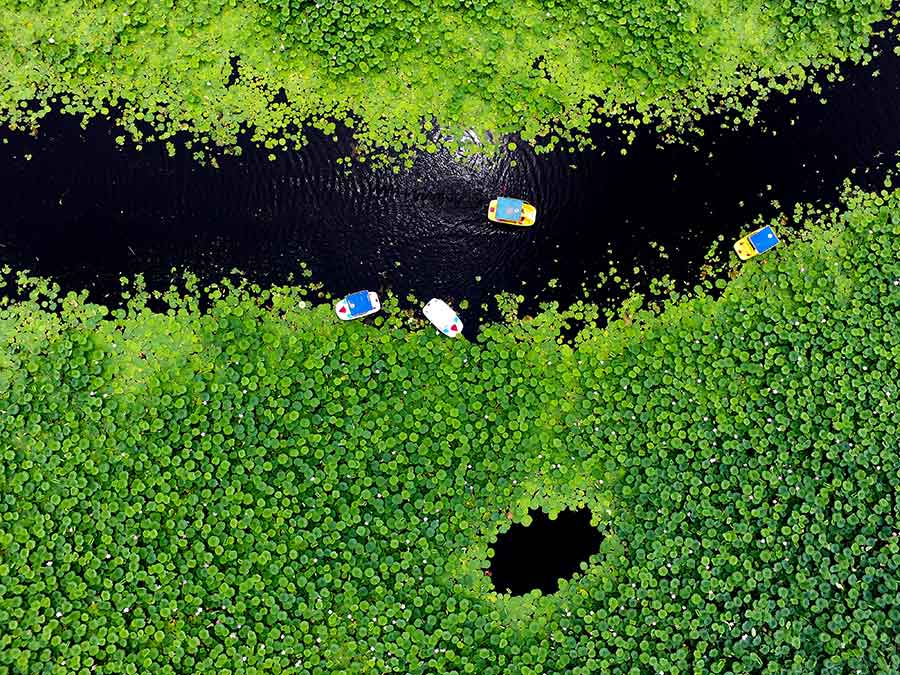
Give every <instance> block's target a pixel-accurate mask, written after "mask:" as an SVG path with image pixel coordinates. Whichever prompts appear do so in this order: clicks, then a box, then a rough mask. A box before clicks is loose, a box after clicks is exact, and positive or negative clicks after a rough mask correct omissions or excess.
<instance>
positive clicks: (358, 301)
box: [347, 291, 373, 315]
mask: <svg viewBox="0 0 900 675" xmlns="http://www.w3.org/2000/svg"><path fill="white" fill-rule="evenodd" d="M347 304H348V305H350V314H351V315H356V314H364V313H366V312H368V311H369V310H371V309H372V308H373V305H372V301H371V300H370V299H369V291H357V292H356V293H351V294H350V295H348V296H347Z"/></svg>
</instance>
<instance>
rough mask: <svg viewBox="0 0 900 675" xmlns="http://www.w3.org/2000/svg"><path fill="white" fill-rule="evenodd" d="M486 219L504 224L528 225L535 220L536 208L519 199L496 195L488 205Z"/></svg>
mask: <svg viewBox="0 0 900 675" xmlns="http://www.w3.org/2000/svg"><path fill="white" fill-rule="evenodd" d="M488 220H490V221H492V222H495V223H503V224H504V225H520V226H522V227H529V226H530V225H534V221H535V220H537V209H536V208H534V207H533V206H532V205H531V204H529V203H528V202H523V201H522V200H521V199H510V198H509V197H498V198H497V199H493V200H491V205H490V206H489V207H488Z"/></svg>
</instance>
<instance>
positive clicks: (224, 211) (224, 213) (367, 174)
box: [0, 49, 900, 332]
mask: <svg viewBox="0 0 900 675" xmlns="http://www.w3.org/2000/svg"><path fill="white" fill-rule="evenodd" d="M845 72H846V75H847V78H846V81H844V82H841V83H835V84H829V85H826V86H825V91H824V93H823V94H822V95H821V96H820V95H816V94H814V93H812V92H810V91H807V92H803V93H802V94H800V95H798V96H797V97H796V98H797V102H796V104H792V103H791V102H789V100H788V98H787V97H783V96H780V95H778V96H773V97H772V99H771V100H770V101H769V102H768V103H767V104H766V105H765V106H764V109H763V111H762V115H761V119H760V123H759V124H757V125H756V126H753V127H749V126H743V127H741V128H739V129H737V130H721V129H719V128H718V121H717V120H710V121H709V122H708V123H707V124H706V127H707V128H706V133H705V135H704V136H702V137H700V136H697V137H696V138H694V139H692V140H691V141H690V142H689V143H686V144H684V145H665V146H660V145H659V144H658V141H657V135H656V134H655V133H654V132H653V131H652V130H649V129H647V130H644V131H642V132H640V133H639V134H638V137H637V139H636V141H635V142H634V144H633V146H632V147H631V148H630V149H629V152H628V154H627V155H626V156H622V155H621V154H620V153H619V148H620V144H619V143H618V141H614V140H611V137H606V136H604V135H603V134H600V133H599V132H598V135H597V138H596V142H597V144H598V146H599V149H598V150H596V151H591V152H585V153H581V154H577V153H576V154H570V153H567V152H557V153H554V154H552V155H550V156H540V157H535V156H534V155H533V154H531V153H530V152H527V151H524V150H520V151H516V152H515V153H513V154H511V155H510V154H508V155H505V156H502V157H499V158H496V159H493V160H489V161H487V160H480V161H475V162H470V163H469V164H467V165H464V166H460V165H458V164H454V163H453V162H452V161H451V160H450V159H449V158H448V157H446V156H437V157H424V158H422V159H421V160H420V161H419V162H418V164H417V165H416V166H415V168H414V169H413V170H412V171H409V172H405V173H401V174H400V175H394V174H392V173H390V172H387V171H382V172H378V171H371V170H369V169H367V168H362V167H358V168H357V169H356V170H354V171H353V172H351V173H349V174H348V173H345V169H342V168H340V167H338V166H337V165H336V164H335V159H336V158H337V157H340V156H343V155H345V154H346V153H347V152H348V151H349V149H350V140H349V139H342V140H340V141H339V142H338V143H337V144H335V143H333V142H332V141H331V140H330V139H326V138H317V139H314V140H313V142H312V143H311V145H310V146H309V147H308V148H306V149H305V150H303V151H301V152H297V153H283V154H281V155H279V156H278V158H277V160H276V161H274V162H270V161H269V160H268V159H267V156H268V151H267V150H258V149H253V148H247V149H246V152H245V153H244V156H243V157H241V158H225V159H223V160H221V162H220V164H221V168H219V169H215V168H212V167H207V166H201V165H199V164H197V163H195V162H194V161H193V159H192V158H191V157H190V156H189V154H188V153H186V152H180V153H179V154H178V155H177V156H176V157H174V158H170V157H168V156H167V155H166V153H165V151H164V149H163V147H161V146H160V145H158V144H151V145H148V146H146V147H145V148H144V149H143V151H141V152H138V151H135V150H134V149H124V150H123V149H119V148H118V147H117V146H116V144H115V143H114V138H115V136H116V135H118V132H117V131H116V130H115V129H114V128H113V127H112V126H111V125H109V124H108V123H106V122H102V121H98V122H93V123H91V124H90V125H89V126H88V129H87V130H86V131H82V130H81V129H80V128H79V126H78V124H77V123H76V121H75V120H73V119H70V118H61V117H59V116H54V117H51V118H50V119H48V120H47V121H46V123H45V124H44V125H43V127H42V131H41V133H40V134H39V135H38V137H37V138H32V137H30V136H26V135H23V134H14V133H10V132H8V131H4V132H2V133H0V138H3V139H6V141H7V142H6V143H5V144H3V145H0V181H2V182H0V185H2V186H3V187H2V190H3V196H4V200H3V203H4V211H3V217H2V219H0V263H11V264H13V265H14V266H17V267H24V268H29V269H31V270H32V271H33V272H35V273H38V274H41V275H47V276H51V277H53V278H55V279H56V280H57V281H59V282H60V283H61V284H62V285H63V287H64V289H81V288H88V289H90V290H91V292H92V297H93V298H94V299H95V300H99V301H104V302H108V303H109V302H111V298H115V297H117V295H118V288H119V286H118V281H117V280H118V277H119V276H120V275H121V274H127V275H131V274H135V273H138V272H143V273H144V274H145V275H146V277H147V279H148V281H149V282H150V284H151V286H159V285H167V283H168V280H169V278H170V268H172V267H178V268H182V267H187V268H190V269H191V270H193V271H194V272H196V273H198V274H199V275H200V276H201V277H202V278H204V279H205V280H217V279H219V278H221V277H222V276H223V275H224V274H227V273H228V272H229V270H231V269H232V268H238V269H240V270H241V271H242V272H243V273H244V274H245V275H246V276H247V277H248V278H250V279H252V280H254V281H258V282H261V283H263V284H268V283H281V282H284V281H285V280H286V279H287V278H288V275H289V274H290V273H292V272H296V271H297V269H298V263H299V262H300V261H305V262H306V263H308V264H309V266H310V267H311V269H312V271H313V273H314V278H315V279H316V280H319V281H322V282H324V284H325V286H326V287H327V288H328V289H329V290H331V291H333V292H334V293H337V294H343V293H345V292H348V291H352V290H356V289H359V288H369V289H372V290H379V291H384V290H385V289H389V288H390V289H393V290H394V291H395V292H397V293H398V294H399V295H400V296H401V297H403V296H405V295H406V294H408V293H410V292H412V293H414V294H415V295H416V296H417V297H419V298H421V299H428V297H431V296H439V297H443V298H445V299H448V300H452V301H456V302H458V301H459V300H461V299H464V298H465V299H468V300H469V301H470V302H471V306H472V309H470V310H469V311H468V312H463V313H462V314H463V320H464V321H466V323H467V327H468V328H467V332H469V329H471V328H474V327H475V325H476V323H477V321H476V320H477V316H476V314H477V308H478V306H479V305H480V304H481V303H482V302H486V301H488V300H489V299H490V298H491V297H492V296H493V294H494V293H496V292H499V291H502V290H512V291H518V292H522V293H523V294H524V295H526V298H527V299H528V300H529V301H533V299H534V298H535V297H540V299H562V300H565V301H571V300H574V299H577V298H578V297H580V296H581V286H582V284H583V283H587V285H588V288H589V290H590V289H593V292H592V295H591V298H592V299H594V300H598V301H603V300H604V294H605V292H606V290H605V289H604V290H602V291H598V290H596V288H594V287H595V285H596V284H595V281H596V277H597V275H598V273H600V272H603V271H605V270H607V269H608V267H609V265H610V262H611V260H615V261H617V262H619V263H620V265H619V268H620V269H622V270H624V271H625V272H626V275H630V273H631V269H632V267H633V266H634V264H635V263H639V264H641V265H642V266H643V267H645V268H646V269H647V270H649V271H650V273H652V274H657V275H658V274H663V273H669V274H672V275H673V276H675V277H676V278H682V279H689V278H690V277H691V275H692V273H693V272H694V271H695V270H696V269H697V266H698V264H699V263H700V261H701V260H702V257H703V254H704V253H705V252H706V250H707V248H708V246H709V244H710V243H711V242H712V240H713V239H714V238H715V236H716V235H718V234H720V233H721V234H724V235H725V236H726V237H727V238H728V240H729V241H730V240H731V239H732V238H734V237H736V236H738V235H739V233H740V231H741V228H742V226H744V225H745V224H746V223H748V222H749V221H751V220H752V219H753V218H754V217H755V216H756V215H758V214H764V215H766V216H771V215H774V214H775V213H776V212H777V211H778V209H777V208H776V207H775V206H773V202H777V203H779V204H780V205H781V207H782V208H784V209H788V210H790V209H791V208H792V206H793V204H795V203H797V202H802V201H815V202H819V203H821V202H826V201H830V200H833V199H834V198H835V196H836V193H837V188H838V186H839V185H840V184H841V182H842V180H843V179H844V178H845V177H847V176H848V175H850V173H851V171H853V170H855V169H856V170H859V172H860V173H859V174H858V176H857V180H858V181H859V182H861V183H863V184H875V185H879V184H880V181H881V178H880V177H879V176H880V171H879V168H880V167H883V166H890V165H892V164H893V163H894V162H895V161H896V159H895V155H896V153H897V151H898V150H900V105H898V88H900V57H897V56H895V55H894V54H893V52H892V51H891V50H890V49H885V50H883V52H882V53H881V54H880V55H879V56H878V57H877V58H876V59H875V60H874V62H873V63H872V64H870V65H869V66H867V67H853V68H845ZM876 72H877V73H878V76H877V77H875V76H874V73H876ZM820 97H825V98H827V99H828V102H827V105H822V104H821V103H820V102H819V99H820ZM29 158H30V159H29ZM512 158H515V159H516V160H517V162H518V165H517V166H515V167H512V166H510V159H512ZM573 167H575V168H573ZM870 169H873V170H871V171H870ZM498 193H505V194H508V195H513V196H521V197H525V198H527V199H529V200H530V201H532V202H533V203H535V204H536V205H537V206H538V208H539V220H538V223H537V224H536V225H535V226H534V227H533V228H530V229H513V228H500V227H497V226H494V225H493V224H491V223H489V222H488V221H487V220H486V218H485V217H484V212H485V208H486V204H487V202H488V200H489V199H491V198H492V197H494V196H496V195H497V194H498ZM650 242H658V243H659V244H662V245H663V246H664V247H665V249H666V250H667V252H668V254H669V258H668V259H666V260H661V259H660V257H659V255H658V253H656V252H655V251H654V250H653V249H652V248H651V247H650V245H649V243H650ZM553 279H557V280H558V283H555V282H554V283H551V280H553ZM531 304H532V306H533V302H532V303H531Z"/></svg>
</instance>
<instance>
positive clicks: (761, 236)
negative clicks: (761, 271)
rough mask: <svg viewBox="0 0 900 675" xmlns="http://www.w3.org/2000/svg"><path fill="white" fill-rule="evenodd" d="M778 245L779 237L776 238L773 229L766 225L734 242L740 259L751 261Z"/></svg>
mask: <svg viewBox="0 0 900 675" xmlns="http://www.w3.org/2000/svg"><path fill="white" fill-rule="evenodd" d="M777 245H778V237H776V236H775V232H774V231H773V230H772V228H771V227H770V226H768V225H766V226H765V227H761V228H759V229H758V230H755V231H754V232H751V233H750V234H748V235H747V236H746V237H742V238H741V239H738V240H737V241H736V242H734V250H735V252H736V253H737V254H738V258H740V259H741V260H749V259H750V258H755V257H756V256H758V255H759V254H761V253H765V252H766V251H768V250H769V249H772V248H775V247H776V246H777Z"/></svg>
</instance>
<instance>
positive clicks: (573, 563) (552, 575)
mask: <svg viewBox="0 0 900 675" xmlns="http://www.w3.org/2000/svg"><path fill="white" fill-rule="evenodd" d="M528 515H529V516H531V524H530V525H527V526H526V525H522V524H520V523H516V524H515V525H513V526H512V527H510V528H509V530H507V531H506V532H504V533H503V534H501V535H500V536H499V537H497V541H496V542H495V543H494V545H493V549H494V556H493V558H492V560H491V566H490V569H489V572H490V576H491V580H492V582H493V584H494V589H495V590H496V591H497V592H498V593H509V594H510V595H524V594H526V593H528V592H530V591H532V590H534V589H540V591H541V593H543V594H545V595H549V594H551V593H555V592H556V591H558V590H559V580H560V579H566V580H568V579H571V578H572V577H573V576H575V575H576V574H577V573H578V572H580V571H581V570H582V565H583V564H586V563H587V562H588V560H589V559H590V557H591V556H592V555H595V554H596V553H598V552H599V551H600V544H601V542H602V541H603V535H602V534H601V532H600V531H599V530H598V529H597V528H596V527H594V526H593V525H591V512H590V510H589V509H580V510H578V511H572V510H569V509H567V510H565V511H562V512H561V513H560V514H559V515H558V516H557V517H556V518H555V519H553V520H551V519H550V516H548V515H547V514H546V513H545V512H544V511H542V510H538V509H532V510H530V511H529V512H528Z"/></svg>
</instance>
